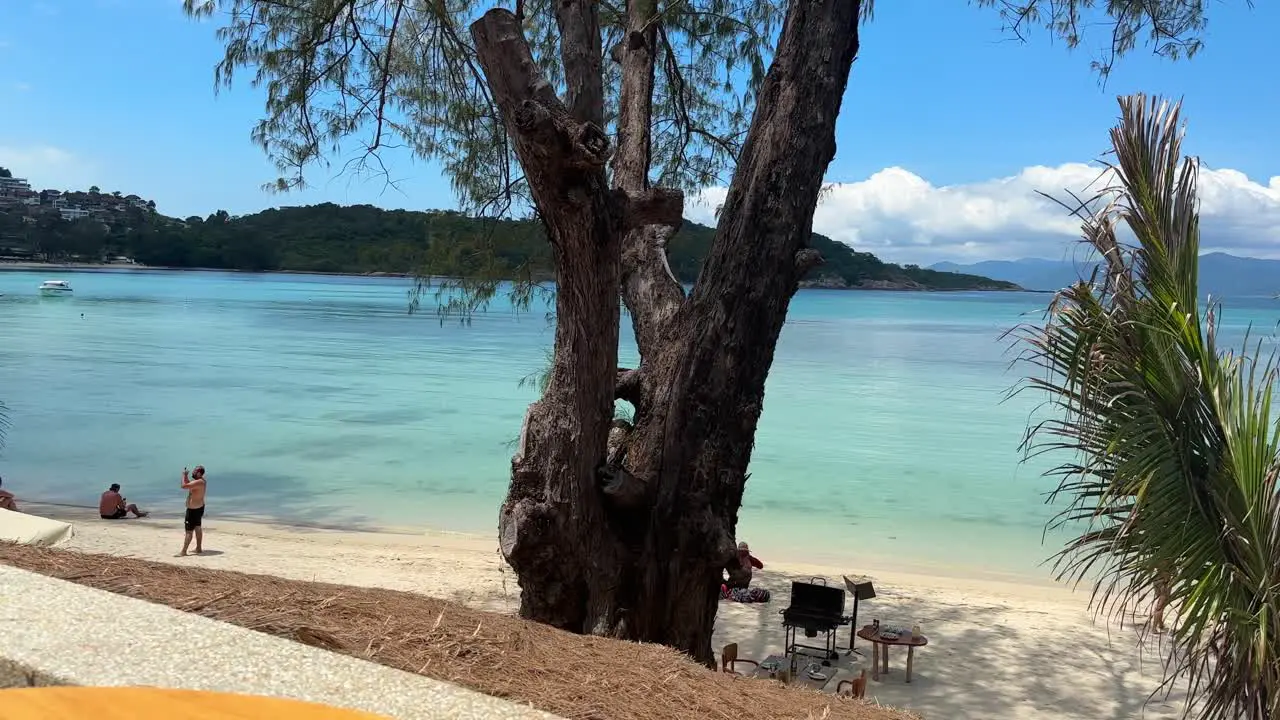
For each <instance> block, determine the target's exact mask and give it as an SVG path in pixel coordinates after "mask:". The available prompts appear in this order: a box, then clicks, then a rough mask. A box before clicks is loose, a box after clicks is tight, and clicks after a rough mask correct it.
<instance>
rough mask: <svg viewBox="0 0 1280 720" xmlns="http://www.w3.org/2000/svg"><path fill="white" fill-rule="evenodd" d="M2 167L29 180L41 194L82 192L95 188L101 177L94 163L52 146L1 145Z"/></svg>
mask: <svg viewBox="0 0 1280 720" xmlns="http://www.w3.org/2000/svg"><path fill="white" fill-rule="evenodd" d="M0 167H6V168H8V169H9V170H10V171H12V172H13V174H14V175H16V176H18V177H24V178H27V180H29V181H30V182H31V186H32V187H33V188H35V189H38V190H43V189H54V190H82V189H84V188H87V187H89V186H90V185H92V184H93V183H94V182H95V176H96V175H97V168H96V166H95V165H94V164H93V163H92V162H90V161H88V160H86V159H84V158H81V157H78V156H77V155H75V154H74V153H71V152H69V151H67V150H63V149H62V148H58V147H53V146H51V145H27V146H23V147H17V146H12V145H0ZM96 179H97V180H98V181H99V182H100V181H101V178H96Z"/></svg>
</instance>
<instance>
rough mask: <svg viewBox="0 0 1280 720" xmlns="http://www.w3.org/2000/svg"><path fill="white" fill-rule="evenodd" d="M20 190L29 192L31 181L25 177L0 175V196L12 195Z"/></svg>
mask: <svg viewBox="0 0 1280 720" xmlns="http://www.w3.org/2000/svg"><path fill="white" fill-rule="evenodd" d="M22 192H31V183H29V182H27V179H26V178H15V177H7V178H6V177H0V197H7V196H14V195H17V194H18V193H22Z"/></svg>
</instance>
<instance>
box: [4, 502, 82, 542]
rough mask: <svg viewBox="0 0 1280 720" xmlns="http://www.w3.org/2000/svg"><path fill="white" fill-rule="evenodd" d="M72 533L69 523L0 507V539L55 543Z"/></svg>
mask: <svg viewBox="0 0 1280 720" xmlns="http://www.w3.org/2000/svg"><path fill="white" fill-rule="evenodd" d="M73 534H74V533H73V531H72V529H71V524H70V523H64V522H60V521H58V520H50V519H48V518H42V517H38V516H36V515H28V514H26V513H20V512H13V511H12V510H5V509H3V508H0V540H8V541H9V542H15V543H18V544H21V545H57V544H58V543H60V542H62V541H63V540H66V539H67V538H69V537H71V536H72V535H73Z"/></svg>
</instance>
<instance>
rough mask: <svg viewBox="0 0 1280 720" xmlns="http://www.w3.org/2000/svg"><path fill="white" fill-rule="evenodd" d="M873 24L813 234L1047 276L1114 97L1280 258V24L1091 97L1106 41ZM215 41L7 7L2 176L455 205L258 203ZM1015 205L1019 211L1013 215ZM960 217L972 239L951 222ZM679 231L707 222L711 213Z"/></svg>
mask: <svg viewBox="0 0 1280 720" xmlns="http://www.w3.org/2000/svg"><path fill="white" fill-rule="evenodd" d="M878 5H879V7H878V8H877V14H876V18H875V20H874V22H873V23H872V24H871V25H870V26H869V27H867V28H866V29H865V31H864V33H863V41H862V52H861V55H860V57H859V59H858V61H857V63H856V65H855V67H854V72H853V77H852V79H851V82H850V87H849V91H848V93H847V95H846V98H845V102H844V107H843V113H842V116H841V120H840V124H839V130H838V147H839V150H838V152H837V156H836V159H835V161H834V162H833V163H832V164H831V167H830V169H829V172H828V180H829V181H831V182H835V183H843V184H842V185H841V186H840V187H839V188H838V190H839V192H837V193H835V194H834V198H833V199H832V200H829V201H828V202H827V203H826V204H825V205H824V207H823V208H820V210H819V213H818V216H817V218H816V220H815V224H816V227H817V229H818V230H820V231H823V232H827V233H828V234H832V235H833V236H835V237H837V239H841V240H844V241H846V242H850V243H851V244H853V245H855V246H860V247H863V248H865V249H871V250H874V251H875V252H877V253H879V254H881V255H882V256H884V257H886V258H889V259H894V260H899V261H910V262H927V261H934V260H942V259H960V260H963V259H975V260H976V259H983V258H984V257H1013V256H1021V255H1038V256H1052V255H1053V254H1054V250H1055V248H1054V246H1052V242H1053V241H1052V240H1051V238H1052V237H1053V236H1055V234H1056V235H1057V236H1059V238H1058V239H1059V240H1065V239H1067V238H1065V237H1064V236H1063V233H1064V232H1069V227H1068V229H1067V231H1064V230H1063V229H1062V227H1061V223H1060V222H1059V221H1060V220H1061V218H1048V217H1047V216H1045V217H1038V218H1033V217H1031V215H1034V214H1036V213H1039V214H1040V215H1044V214H1045V213H1048V212H1051V210H1050V209H1049V208H1048V207H1047V206H1044V205H1043V204H1040V203H1037V202H1036V201H1035V200H1034V199H1033V198H1032V196H1033V195H1034V190H1033V189H1032V188H1033V186H1034V187H1040V186H1041V185H1044V184H1045V183H1047V184H1048V185H1047V188H1048V189H1050V190H1054V191H1056V190H1061V189H1062V188H1063V187H1064V185H1062V183H1064V182H1066V183H1069V182H1071V181H1072V179H1073V178H1078V177H1079V176H1080V168H1079V167H1078V166H1074V165H1070V164H1073V163H1083V162H1088V161H1090V160H1092V159H1093V158H1095V157H1097V156H1098V155H1099V154H1100V152H1101V151H1103V150H1105V148H1106V143H1107V136H1106V130H1107V128H1108V127H1109V125H1110V123H1111V122H1112V121H1113V120H1114V118H1115V116H1116V105H1115V100H1114V97H1115V95H1117V94H1120V93H1128V92H1133V91H1139V90H1141V91H1145V92H1149V93H1164V94H1171V95H1175V96H1182V97H1184V98H1185V108H1186V112H1187V115H1188V117H1189V119H1190V120H1191V123H1192V125H1191V133H1190V138H1189V146H1188V149H1189V151H1191V152H1194V153H1196V154H1198V155H1200V156H1201V157H1202V158H1203V160H1204V162H1205V163H1206V165H1207V166H1209V167H1211V168H1213V169H1214V170H1215V171H1216V170H1228V169H1229V170H1231V171H1236V172H1235V173H1227V174H1226V175H1223V176H1222V177H1221V178H1217V179H1213V178H1210V179H1211V180H1213V182H1215V183H1218V180H1221V181H1222V182H1221V183H1218V184H1219V185H1221V186H1222V187H1223V188H1226V189H1225V190H1223V191H1222V192H1223V193H1225V195H1226V196H1227V197H1225V200H1223V201H1222V202H1218V203H1217V204H1216V205H1213V207H1210V205H1211V204H1212V203H1211V202H1210V200H1209V199H1208V198H1206V200H1205V202H1206V216H1212V217H1216V214H1221V213H1219V212H1218V210H1219V209H1220V208H1219V206H1222V207H1227V206H1230V208H1231V212H1234V213H1237V214H1239V213H1240V212H1245V211H1248V212H1245V214H1246V215H1249V217H1247V218H1244V219H1243V220H1242V219H1241V218H1239V217H1234V216H1233V218H1232V220H1231V223H1228V225H1229V227H1228V225H1224V226H1223V227H1224V228H1225V229H1224V230H1223V237H1222V238H1220V242H1219V239H1215V238H1209V237H1207V238H1206V244H1209V245H1213V244H1214V242H1217V243H1218V245H1219V246H1220V247H1222V248H1224V249H1229V250H1235V251H1240V252H1246V251H1247V252H1248V253H1251V254H1254V255H1269V254H1272V252H1271V246H1272V245H1277V244H1280V237H1271V236H1268V237H1267V238H1254V237H1252V235H1251V236H1250V238H1247V239H1241V238H1234V237H1227V235H1231V234H1232V233H1236V234H1239V233H1240V232H1251V231H1249V230H1248V227H1253V226H1255V225H1256V226H1259V227H1263V228H1265V227H1274V226H1275V225H1280V222H1277V223H1271V220H1272V219H1280V179H1277V181H1276V183H1274V185H1273V184H1272V183H1271V178H1272V177H1273V176H1280V142H1277V141H1276V140H1275V137H1274V130H1273V129H1272V125H1273V122H1274V121H1273V118H1275V117H1277V115H1278V113H1277V111H1278V110H1280V93H1276V92H1275V91H1274V89H1273V83H1272V82H1271V80H1270V79H1269V78H1270V75H1271V74H1272V73H1273V71H1274V68H1275V67H1276V63H1275V59H1276V55H1275V50H1273V49H1272V48H1273V47H1274V45H1272V43H1270V42H1269V40H1270V34H1271V33H1272V32H1273V31H1274V28H1276V27H1280V6H1277V5H1276V4H1270V3H1263V4H1259V5H1258V7H1256V8H1255V9H1253V10H1248V9H1247V8H1246V6H1245V3H1244V2H1242V1H1239V2H1223V3H1213V4H1211V7H1210V9H1209V13H1210V15H1209V18H1210V20H1209V23H1210V25H1209V31H1208V36H1207V38H1206V46H1205V49H1204V50H1203V52H1202V53H1201V54H1200V55H1198V56H1197V57H1196V58H1195V59H1194V60H1191V61H1179V62H1176V63H1175V62H1169V61H1166V60H1162V59H1159V58H1155V57H1152V56H1150V55H1149V54H1147V53H1145V52H1144V51H1142V50H1138V51H1135V52H1134V53H1133V54H1131V55H1130V56H1128V57H1127V58H1125V59H1124V60H1123V61H1122V62H1121V63H1120V64H1119V65H1118V66H1117V68H1116V70H1115V71H1114V73H1113V74H1112V77H1111V79H1110V81H1109V82H1108V84H1107V86H1106V87H1105V88H1103V87H1101V86H1100V85H1099V83H1098V78H1097V77H1096V75H1095V74H1094V73H1093V72H1092V71H1091V69H1090V67H1089V61H1090V59H1091V52H1092V51H1093V50H1095V49H1097V47H1098V43H1102V42H1104V41H1105V40H1106V29H1105V28H1099V32H1098V33H1097V34H1096V35H1095V36H1094V37H1091V38H1087V41H1092V42H1093V43H1094V46H1093V48H1084V47H1082V48H1080V49H1078V50H1076V51H1074V52H1071V51H1068V50H1067V48H1066V47H1065V46H1063V45H1062V44H1061V43H1058V42H1055V41H1053V39H1052V38H1050V37H1048V36H1047V34H1045V33H1043V32H1041V33H1038V34H1035V35H1033V36H1032V37H1031V38H1030V42H1029V43H1027V44H1022V43H1019V42H1017V41H1015V40H1014V39H1012V38H1011V37H1010V36H1009V35H1008V34H1007V33H1004V32H1002V30H1001V25H1002V23H1001V19H1000V18H999V16H998V15H997V14H996V13H995V11H993V10H990V9H982V8H977V7H973V6H971V5H969V4H967V3H965V2H958V1H956V0H948V1H946V2H943V1H942V0H929V1H926V0H890V1H884V0H882V2H880V3H878ZM214 31H215V23H213V22H195V21H191V20H189V19H187V18H186V17H185V16H184V15H183V14H182V12H181V9H180V2H179V0H3V2H2V3H0V165H4V166H8V167H10V168H11V169H12V170H14V171H15V172H16V174H18V175H20V176H26V177H29V178H31V180H32V181H33V183H34V184H36V185H39V186H42V187H60V188H68V187H87V186H88V185H89V184H96V185H99V186H101V187H102V188H103V189H104V190H121V191H123V192H126V193H130V192H134V193H138V194H140V195H142V196H144V197H149V198H153V199H155V201H156V202H157V204H158V206H159V209H160V210H161V212H164V213H166V214H170V215H178V216H186V215H190V214H201V215H204V214H208V213H210V212H212V211H214V210H217V209H226V210H228V211H230V212H232V213H237V214H238V213H248V212H253V211H255V210H259V209H262V208H264V207H270V206H276V205H293V204H304V203H312V202H320V201H325V200H328V201H333V202H339V203H356V202H368V203H373V204H376V205H382V206H386V207H407V208H414V209H420V208H436V207H451V206H453V204H454V199H453V197H452V196H451V194H450V192H449V189H448V185H447V183H446V182H445V181H444V180H443V179H442V178H441V177H440V173H439V171H438V168H437V167H436V166H435V165H433V164H432V163H430V162H426V161H422V160H414V159H412V158H409V157H407V156H393V157H392V159H391V167H392V172H393V175H394V176H395V177H396V178H397V179H398V180H399V187H398V189H387V188H385V187H384V184H383V183H382V182H381V181H380V180H374V181H370V180H362V179H360V178H353V177H336V178H329V177H326V176H325V175H324V174H323V173H319V174H316V175H314V176H313V179H314V180H315V182H316V187H314V188H312V189H309V190H306V191H303V192H295V193H290V194H288V195H285V196H280V195H269V194H267V193H264V192H263V191H262V190H260V189H259V188H260V185H261V184H262V183H263V182H265V181H268V180H271V179H272V178H274V177H275V173H274V169H273V167H272V166H271V164H270V163H269V162H268V161H267V160H266V158H264V157H263V155H262V154H261V152H260V151H259V149H258V148H257V147H255V146H254V145H253V144H252V143H251V142H250V141H249V130H250V128H251V126H252V124H253V122H254V121H255V119H257V117H258V116H259V114H260V112H261V105H262V102H261V96H260V95H259V94H258V93H257V92H255V91H254V90H252V89H251V88H249V87H248V83H247V82H240V83H238V84H237V86H236V87H235V88H233V89H232V90H230V91H225V90H224V91H222V92H220V93H215V92H214V87H213V81H212V78H213V75H212V68H213V65H214V63H215V62H217V60H218V59H219V57H220V56H221V47H220V45H219V43H218V41H217V39H216V37H215V36H214ZM1251 78H1252V79H1251ZM1040 166H1043V167H1042V168H1041V170H1042V171H1043V172H1039V171H1035V168H1037V167H1040ZM1027 168H1032V171H1030V173H1028V171H1027V170H1026V169H1027ZM1238 173H1243V176H1244V178H1243V180H1242V178H1241V177H1240V176H1238ZM1215 177H1216V176H1215ZM1055 183H1059V184H1058V186H1056V187H1055V186H1054V184H1055ZM1206 183H1207V184H1208V181H1206ZM1241 183H1243V185H1242V184H1241ZM1024 186H1025V187H1024ZM1215 187H1217V185H1215ZM993 188H994V189H995V190H993ZM996 190H998V191H999V192H996ZM1241 193H1243V194H1241ZM1024 195H1025V196H1026V197H1024ZM715 196H716V190H714V189H712V190H711V191H709V192H708V197H709V198H711V199H712V201H714V198H715ZM957 203H960V205H959V206H957ZM974 203H976V204H974ZM1224 203H1225V204H1224ZM1028 204H1030V205H1034V206H1035V208H1033V209H1032V210H1027V209H1026V208H1023V209H1022V210H1019V209H1018V208H1019V207H1021V206H1024V205H1028ZM957 208H959V209H957ZM1242 208H1243V209H1242ZM1033 210H1034V212H1033ZM1254 211H1256V212H1254ZM1224 212H1225V211H1224ZM1250 212H1252V214H1249V213H1250ZM930 213H933V214H934V215H939V214H941V215H940V216H939V217H932V218H930V217H926V216H929V215H930ZM974 213H977V214H979V215H982V216H983V218H984V219H980V220H979V221H974V222H969V223H968V225H966V224H965V223H964V222H959V223H957V222H956V216H957V215H961V216H966V217H967V216H968V215H971V214H974ZM1019 213H1021V214H1019ZM1215 213H1216V214H1215ZM1259 213H1261V215H1259ZM1272 213H1275V214H1274V215H1272ZM689 214H690V216H691V217H695V218H699V219H707V218H709V214H710V209H709V206H703V207H701V208H698V207H691V209H690V213H689ZM948 216H949V217H948ZM1212 217H1209V218H1208V219H1209V220H1212ZM1244 221H1247V222H1245V228H1246V229H1245V230H1243V231H1242V230H1241V226H1240V222H1244ZM1264 221H1265V222H1264ZM957 224H959V225H962V226H964V227H960V228H958V229H957V228H956V227H953V226H955V225H957ZM1206 232H1207V234H1209V233H1208V231H1206ZM1042 235H1043V237H1041V236H1042ZM1262 240H1266V242H1262ZM1278 247H1280V245H1278Z"/></svg>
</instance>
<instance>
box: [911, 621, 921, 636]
mask: <svg viewBox="0 0 1280 720" xmlns="http://www.w3.org/2000/svg"><path fill="white" fill-rule="evenodd" d="M911 639H912V640H919V639H920V621H919V620H917V621H916V624H915V625H912V626H911Z"/></svg>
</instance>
